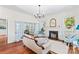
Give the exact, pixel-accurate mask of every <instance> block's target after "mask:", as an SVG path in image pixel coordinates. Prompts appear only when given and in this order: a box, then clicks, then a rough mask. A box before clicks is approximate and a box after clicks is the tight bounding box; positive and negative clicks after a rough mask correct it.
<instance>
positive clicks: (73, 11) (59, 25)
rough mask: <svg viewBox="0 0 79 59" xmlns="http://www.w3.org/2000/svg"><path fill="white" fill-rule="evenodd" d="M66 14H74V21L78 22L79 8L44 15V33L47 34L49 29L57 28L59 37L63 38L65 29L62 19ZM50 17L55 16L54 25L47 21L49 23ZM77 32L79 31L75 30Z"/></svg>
mask: <svg viewBox="0 0 79 59" xmlns="http://www.w3.org/2000/svg"><path fill="white" fill-rule="evenodd" d="M67 16H70V17H71V16H74V17H75V23H76V25H77V24H79V8H76V9H74V8H73V9H71V10H67V11H63V12H59V13H57V14H54V15H48V16H46V18H45V20H46V24H47V25H46V35H47V36H48V35H49V30H52V31H53V30H57V31H59V39H61V40H63V39H64V38H63V31H64V30H65V29H66V28H65V27H64V19H65V18H66V17H67ZM51 18H55V19H56V27H50V26H49V23H50V19H51ZM77 33H79V32H77Z"/></svg>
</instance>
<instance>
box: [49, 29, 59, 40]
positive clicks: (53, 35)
mask: <svg viewBox="0 0 79 59" xmlns="http://www.w3.org/2000/svg"><path fill="white" fill-rule="evenodd" d="M49 39H53V40H58V31H49Z"/></svg>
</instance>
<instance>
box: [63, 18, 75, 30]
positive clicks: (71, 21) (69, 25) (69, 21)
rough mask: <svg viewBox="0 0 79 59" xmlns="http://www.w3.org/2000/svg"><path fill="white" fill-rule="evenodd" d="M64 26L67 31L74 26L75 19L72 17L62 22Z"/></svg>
mask: <svg viewBox="0 0 79 59" xmlns="http://www.w3.org/2000/svg"><path fill="white" fill-rule="evenodd" d="M64 24H65V26H66V28H67V29H70V28H72V27H73V26H74V25H75V19H74V17H67V18H66V19H65V21H64Z"/></svg>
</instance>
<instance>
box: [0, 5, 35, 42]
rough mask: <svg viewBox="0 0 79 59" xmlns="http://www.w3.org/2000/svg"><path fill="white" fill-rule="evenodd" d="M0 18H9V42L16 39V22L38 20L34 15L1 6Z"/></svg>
mask: <svg viewBox="0 0 79 59" xmlns="http://www.w3.org/2000/svg"><path fill="white" fill-rule="evenodd" d="M0 18H2V19H7V21H8V42H9V43H11V42H14V41H15V22H16V21H25V22H36V20H35V19H34V17H33V16H31V15H27V14H24V13H21V12H17V11H14V10H10V9H7V8H4V7H2V6H0Z"/></svg>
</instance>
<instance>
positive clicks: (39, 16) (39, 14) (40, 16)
mask: <svg viewBox="0 0 79 59" xmlns="http://www.w3.org/2000/svg"><path fill="white" fill-rule="evenodd" d="M40 7H41V5H38V8H39V9H38V12H37V13H36V14H34V17H35V18H37V19H41V18H44V17H45V15H44V14H42V13H41V9H40Z"/></svg>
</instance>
